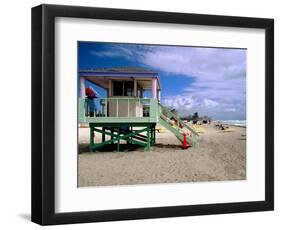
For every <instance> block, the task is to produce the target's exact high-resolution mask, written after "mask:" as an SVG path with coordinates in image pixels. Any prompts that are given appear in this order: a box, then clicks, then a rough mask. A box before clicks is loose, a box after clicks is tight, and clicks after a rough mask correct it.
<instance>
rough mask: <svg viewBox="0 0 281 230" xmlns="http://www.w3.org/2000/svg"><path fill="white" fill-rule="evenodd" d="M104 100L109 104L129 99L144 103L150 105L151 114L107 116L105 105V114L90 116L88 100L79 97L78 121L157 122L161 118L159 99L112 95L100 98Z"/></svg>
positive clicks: (133, 101)
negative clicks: (87, 106)
mask: <svg viewBox="0 0 281 230" xmlns="http://www.w3.org/2000/svg"><path fill="white" fill-rule="evenodd" d="M99 100H104V101H105V103H106V104H107V103H108V102H109V101H119V102H120V101H125V102H126V101H129V102H130V103H144V104H146V105H149V116H148V117H134V116H132V117H126V116H123V117H109V116H107V106H105V112H106V114H104V116H99V117H89V116H86V100H85V99H82V98H79V99H78V121H79V122H80V123H157V122H158V120H159V109H158V101H157V100H156V99H150V98H121V97H110V98H104V99H103V98H99Z"/></svg>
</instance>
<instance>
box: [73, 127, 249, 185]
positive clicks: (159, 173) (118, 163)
mask: <svg viewBox="0 0 281 230" xmlns="http://www.w3.org/2000/svg"><path fill="white" fill-rule="evenodd" d="M202 128H203V130H204V133H202V134H200V136H199V147H197V148H189V149H187V150H183V149H181V143H180V141H178V139H177V138H176V137H175V136H174V135H173V134H172V133H170V132H169V131H168V130H165V132H161V133H157V144H156V145H154V146H153V147H152V149H151V151H144V150H143V149H142V148H138V149H137V150H135V151H130V152H93V153H91V152H89V151H88V150H87V149H88V148H87V146H88V143H89V129H88V128H79V152H80V154H79V156H78V186H79V187H85V186H108V185H134V184H155V183H178V182H199V181H201V182H202V181H225V180H244V179H246V128H243V127H235V126H232V127H230V128H231V131H230V132H224V131H221V130H218V129H217V128H216V127H215V125H214V124H211V125H208V124H205V125H202ZM95 138H96V139H100V138H101V137H100V136H99V135H97V136H96V137H95Z"/></svg>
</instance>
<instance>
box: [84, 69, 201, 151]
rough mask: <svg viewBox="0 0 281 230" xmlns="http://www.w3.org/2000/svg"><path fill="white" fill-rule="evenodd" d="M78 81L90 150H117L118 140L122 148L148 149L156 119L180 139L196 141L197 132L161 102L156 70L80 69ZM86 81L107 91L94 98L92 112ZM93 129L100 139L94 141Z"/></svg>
mask: <svg viewBox="0 0 281 230" xmlns="http://www.w3.org/2000/svg"><path fill="white" fill-rule="evenodd" d="M79 81H80V97H79V112H78V113H79V122H80V123H88V124H89V127H90V150H91V151H95V150H98V149H99V148H101V147H104V146H111V147H114V148H116V150H117V151H120V150H121V144H122V146H125V148H130V146H135V145H138V146H142V147H144V148H145V149H146V150H150V147H151V146H152V145H154V144H155V143H156V132H155V130H156V129H155V127H156V124H157V123H160V124H161V125H162V126H164V127H165V128H166V129H168V130H170V131H171V132H172V133H173V134H174V135H175V136H176V137H177V138H178V139H179V140H180V141H181V142H184V141H188V144H189V145H190V146H196V145H197V138H196V137H197V133H196V132H195V131H194V130H193V129H192V128H191V127H189V126H188V125H187V124H186V123H184V122H183V121H182V120H181V119H180V118H179V117H178V116H177V115H176V114H174V113H172V112H171V111H170V110H169V109H168V108H166V107H165V106H163V105H161V104H160V97H161V86H160V79H159V75H158V73H157V72H154V71H151V70H146V69H142V68H111V69H90V70H81V71H79ZM86 81H89V82H91V83H93V84H95V85H97V86H99V87H101V88H103V89H104V90H105V92H106V95H107V96H106V97H104V98H96V99H94V100H95V103H96V110H95V112H94V114H92V115H91V116H90V115H89V114H88V113H87V99H86V95H85V82H86ZM95 132H98V133H101V135H102V140H101V141H100V142H99V143H97V142H96V141H95ZM185 139H186V140H185ZM124 142H125V144H124Z"/></svg>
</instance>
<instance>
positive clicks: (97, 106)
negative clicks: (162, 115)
mask: <svg viewBox="0 0 281 230" xmlns="http://www.w3.org/2000/svg"><path fill="white" fill-rule="evenodd" d="M157 115H158V108H157V100H156V99H151V98H115V97H112V98H95V99H93V100H89V99H82V98H79V117H80V118H91V117H94V118H95V117H105V118H107V117H114V118H126V117H130V118H138V117H150V116H157Z"/></svg>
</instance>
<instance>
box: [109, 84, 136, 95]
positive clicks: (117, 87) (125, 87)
mask: <svg viewBox="0 0 281 230" xmlns="http://www.w3.org/2000/svg"><path fill="white" fill-rule="evenodd" d="M133 95H134V82H132V81H114V82H113V96H133Z"/></svg>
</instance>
